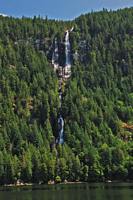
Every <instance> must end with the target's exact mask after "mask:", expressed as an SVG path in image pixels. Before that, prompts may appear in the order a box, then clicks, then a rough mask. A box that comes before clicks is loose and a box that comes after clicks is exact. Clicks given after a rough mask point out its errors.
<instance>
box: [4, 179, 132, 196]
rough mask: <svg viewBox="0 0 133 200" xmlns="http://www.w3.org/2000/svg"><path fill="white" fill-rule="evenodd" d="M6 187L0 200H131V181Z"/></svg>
mask: <svg viewBox="0 0 133 200" xmlns="http://www.w3.org/2000/svg"><path fill="white" fill-rule="evenodd" d="M1 189H2V188H1ZM6 189H7V191H0V200H8V199H9V200H133V183H106V184H104V183H96V184H70V185H48V186H46V185H43V186H25V187H21V188H20V187H15V188H12V189H11V188H6Z"/></svg>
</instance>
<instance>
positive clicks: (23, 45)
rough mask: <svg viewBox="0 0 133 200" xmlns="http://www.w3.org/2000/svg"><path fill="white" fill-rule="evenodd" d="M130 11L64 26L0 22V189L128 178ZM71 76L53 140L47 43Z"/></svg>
mask: <svg viewBox="0 0 133 200" xmlns="http://www.w3.org/2000/svg"><path fill="white" fill-rule="evenodd" d="M132 22H133V8H129V9H123V10H118V11H110V12H108V11H107V10H103V11H101V12H97V13H93V12H92V13H89V14H86V15H82V16H80V17H79V18H76V19H75V20H73V21H69V22H63V21H55V20H49V19H47V18H46V19H42V18H41V17H34V18H33V19H29V18H25V17H23V18H22V19H15V18H12V17H2V16H0V184H9V183H15V182H16V181H17V180H18V179H20V180H21V181H23V182H33V183H39V182H42V183H47V182H48V181H49V180H57V181H64V180H65V179H66V180H68V181H104V180H108V179H110V180H132V179H133V141H132V139H133V23H132ZM72 26H73V27H74V29H73V31H72V32H71V33H70V42H71V60H72V75H71V77H70V79H69V80H68V81H67V83H66V85H65V88H64V94H63V109H62V113H63V118H64V121H65V131H64V135H65V142H64V144H63V145H55V144H54V141H55V139H56V138H57V136H58V127H57V116H58V110H59V97H58V78H57V75H56V73H55V72H54V70H53V67H52V64H51V59H52V51H53V40H54V38H55V37H57V38H58V42H59V44H60V49H59V50H60V55H61V56H60V63H62V64H63V63H64V54H63V52H64V51H63V48H64V46H63V43H64V32H65V31H66V30H67V29H70V28H71V27H72Z"/></svg>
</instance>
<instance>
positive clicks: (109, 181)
mask: <svg viewBox="0 0 133 200" xmlns="http://www.w3.org/2000/svg"><path fill="white" fill-rule="evenodd" d="M91 183H92V184H96V183H107V184H108V183H133V181H132V180H113V181H111V180H107V181H102V182H84V181H70V182H69V181H68V182H61V183H55V182H54V181H51V182H48V183H19V184H5V185H1V186H0V187H4V188H6V187H23V186H41V185H42V186H43V185H46V186H49V185H71V184H91Z"/></svg>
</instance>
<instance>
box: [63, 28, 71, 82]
mask: <svg viewBox="0 0 133 200" xmlns="http://www.w3.org/2000/svg"><path fill="white" fill-rule="evenodd" d="M70 52H71V45H70V41H69V31H68V30H67V31H66V35H65V55H66V62H65V67H64V76H65V78H66V79H67V78H69V77H70V76H71V56H70Z"/></svg>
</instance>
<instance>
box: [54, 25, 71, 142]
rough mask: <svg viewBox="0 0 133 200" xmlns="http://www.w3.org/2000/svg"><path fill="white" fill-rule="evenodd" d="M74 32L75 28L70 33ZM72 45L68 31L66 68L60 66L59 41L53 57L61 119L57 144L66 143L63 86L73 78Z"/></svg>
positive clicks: (55, 45)
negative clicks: (57, 81) (56, 74)
mask: <svg viewBox="0 0 133 200" xmlns="http://www.w3.org/2000/svg"><path fill="white" fill-rule="evenodd" d="M71 31H73V28H72V29H71V30H70V32H71ZM70 53H71V45H70V41H69V31H68V30H67V31H66V33H65V66H59V62H58V59H59V50H58V43H57V39H56V38H55V41H54V52H53V55H52V64H53V66H54V69H55V71H56V70H57V73H58V79H59V90H58V93H59V101H60V106H59V117H58V138H57V139H56V143H57V144H63V143H64V119H63V117H62V95H63V91H62V86H63V83H64V82H65V81H66V80H67V79H68V78H69V77H70V76H71V55H70Z"/></svg>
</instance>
